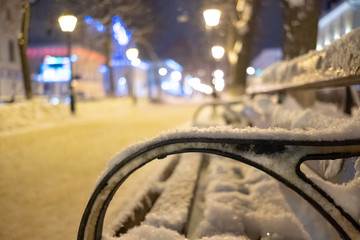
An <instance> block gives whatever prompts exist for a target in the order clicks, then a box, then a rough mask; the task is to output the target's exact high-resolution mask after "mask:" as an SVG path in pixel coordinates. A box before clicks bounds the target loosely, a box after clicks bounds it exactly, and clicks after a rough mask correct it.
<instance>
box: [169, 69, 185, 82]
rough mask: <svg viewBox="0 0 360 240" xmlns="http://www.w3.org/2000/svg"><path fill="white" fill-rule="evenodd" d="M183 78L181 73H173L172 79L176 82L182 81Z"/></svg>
mask: <svg viewBox="0 0 360 240" xmlns="http://www.w3.org/2000/svg"><path fill="white" fill-rule="evenodd" d="M181 78H182V75H181V72H179V71H173V72H172V73H171V79H172V80H174V81H180V80H181Z"/></svg>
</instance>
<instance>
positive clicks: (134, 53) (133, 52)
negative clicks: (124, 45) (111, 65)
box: [125, 48, 141, 105]
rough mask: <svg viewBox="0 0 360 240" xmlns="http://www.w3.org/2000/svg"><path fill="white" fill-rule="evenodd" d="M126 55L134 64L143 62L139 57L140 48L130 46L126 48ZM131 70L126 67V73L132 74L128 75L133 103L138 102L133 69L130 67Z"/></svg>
mask: <svg viewBox="0 0 360 240" xmlns="http://www.w3.org/2000/svg"><path fill="white" fill-rule="evenodd" d="M126 57H127V58H128V59H129V61H131V65H133V66H139V65H140V64H141V60H140V59H139V58H138V57H139V50H138V49H137V48H129V49H128V50H126ZM129 70H130V71H131V72H130V73H129V72H128V70H127V69H125V75H128V74H131V78H130V77H129V76H127V77H126V79H128V80H129V81H128V84H127V87H128V94H129V96H130V97H131V99H132V101H133V104H134V105H135V104H136V101H137V100H136V93H135V92H134V83H133V78H132V76H133V73H132V69H129Z"/></svg>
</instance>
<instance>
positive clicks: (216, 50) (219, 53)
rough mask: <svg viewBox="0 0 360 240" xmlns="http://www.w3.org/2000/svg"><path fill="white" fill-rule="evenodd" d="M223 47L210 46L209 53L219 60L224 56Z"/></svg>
mask: <svg viewBox="0 0 360 240" xmlns="http://www.w3.org/2000/svg"><path fill="white" fill-rule="evenodd" d="M224 53H225V49H224V48H223V47H221V46H213V47H212V48H211V54H212V56H213V57H214V58H215V59H216V60H219V59H221V58H222V57H223V56H224Z"/></svg>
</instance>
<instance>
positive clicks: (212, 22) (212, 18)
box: [203, 9, 221, 27]
mask: <svg viewBox="0 0 360 240" xmlns="http://www.w3.org/2000/svg"><path fill="white" fill-rule="evenodd" d="M203 15H204V19H205V23H206V25H207V26H209V27H215V26H217V25H218V24H219V21H220V16H221V11H220V10H219V9H206V10H205V11H204V12H203Z"/></svg>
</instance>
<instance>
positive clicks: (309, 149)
mask: <svg viewBox="0 0 360 240" xmlns="http://www.w3.org/2000/svg"><path fill="white" fill-rule="evenodd" d="M359 33H360V31H355V32H352V33H351V34H350V35H348V36H346V37H345V38H344V39H341V40H340V41H338V42H336V43H335V44H334V45H332V46H330V47H328V48H327V49H325V50H323V51H322V52H319V53H318V55H317V54H316V52H312V53H309V54H307V55H304V56H302V57H300V58H299V59H298V60H293V61H290V62H284V63H282V65H278V67H277V68H274V69H275V70H269V71H270V75H268V76H272V77H269V78H267V77H266V76H267V75H265V77H264V79H263V84H268V85H266V87H264V85H258V86H257V87H254V86H252V87H251V88H249V89H250V90H248V92H249V94H257V93H262V92H279V91H283V90H286V89H289V88H291V89H303V88H307V87H311V88H313V87H314V88H315V87H323V86H335V85H349V84H355V83H358V82H359V74H360V72H359V66H360V62H359V60H360V55H359V54H358V51H359V49H355V48H356V47H357V46H359V45H360V44H359V39H360V37H359ZM356 44H357V45H356ZM340 47H343V49H344V50H343V51H341V52H338V51H335V50H336V49H338V48H340ZM344 47H346V48H344ZM347 49H349V50H347ZM316 55H317V56H316ZM344 59H345V60H346V61H344ZM345 62H346V64H345ZM344 64H345V65H344ZM272 71H274V72H273V73H271V72H272ZM279 76H284V78H283V80H281V81H284V79H295V80H294V81H293V82H292V83H291V84H288V83H287V82H285V83H282V82H281V81H279V82H278V83H277V85H276V86H275V87H274V84H273V83H270V82H268V81H270V80H266V79H273V80H275V81H277V80H278V79H279ZM303 78H305V80H304V79H303ZM307 81H308V82H307ZM254 89H255V90H254ZM264 89H265V90H264ZM240 102H241V104H244V106H245V108H244V109H245V111H242V113H246V109H247V108H246V107H250V109H252V110H255V112H256V113H258V114H260V115H256V114H255V115H254V114H252V115H251V114H250V115H246V114H245V117H247V120H248V121H250V122H251V123H252V125H258V126H259V125H260V126H261V124H265V121H262V120H264V118H267V120H270V122H271V121H273V122H272V123H273V124H271V125H272V126H275V127H270V128H244V129H241V128H234V127H232V126H218V127H209V128H202V129H199V128H197V127H194V128H189V129H186V130H173V131H169V132H167V133H163V134H161V135H160V136H158V137H156V138H154V139H152V140H150V141H147V142H143V143H138V144H136V145H133V146H131V147H130V148H128V149H126V150H124V151H123V152H122V153H120V154H119V155H117V156H116V157H114V158H113V159H112V160H111V162H110V164H109V166H108V170H107V171H106V172H105V173H104V175H103V176H102V178H101V179H100V181H99V183H98V184H97V186H96V188H95V190H94V193H93V195H92V196H91V198H90V200H89V203H88V205H87V207H86V209H85V212H84V215H83V218H82V221H81V224H80V228H79V233H78V239H79V240H80V239H87V240H89V239H101V238H103V239H115V238H116V236H119V235H120V233H121V231H126V229H125V230H120V228H117V229H116V227H115V228H114V232H115V234H112V235H102V234H103V221H104V216H105V213H106V211H107V207H108V205H109V203H110V202H111V200H112V197H113V196H114V194H115V193H116V191H117V189H118V188H119V187H120V185H121V184H122V183H123V182H124V181H125V180H126V178H128V177H129V176H130V175H131V174H132V173H133V172H134V171H135V170H137V169H138V168H140V167H142V166H143V165H145V164H146V163H148V162H150V161H152V160H154V159H163V158H165V157H167V156H169V155H178V154H181V153H189V152H195V153H208V154H212V155H218V156H221V157H226V158H230V159H233V160H236V161H239V162H242V163H245V164H246V165H249V166H252V167H254V168H257V169H259V170H261V171H263V172H265V173H266V174H268V175H270V176H271V177H273V178H274V179H276V180H278V181H279V182H281V183H283V184H284V185H286V186H287V187H288V188H289V189H292V190H293V191H295V192H296V193H297V194H298V195H299V196H300V197H302V198H303V199H305V200H306V201H307V202H308V203H309V204H310V205H311V206H312V207H313V208H315V209H316V210H317V211H318V212H319V213H320V214H321V215H322V217H324V218H325V219H326V220H327V221H328V222H329V223H330V225H331V226H332V227H333V228H334V229H335V230H336V231H337V233H338V234H339V236H340V237H341V238H343V239H360V204H359V202H360V187H359V186H360V160H359V156H360V119H359V117H352V118H333V117H325V116H323V115H321V114H317V113H316V111H315V112H312V111H308V110H299V111H293V110H288V111H287V110H286V109H284V108H282V106H278V105H274V106H269V105H270V104H271V102H269V101H268V100H263V99H261V98H258V100H257V99H255V100H251V101H250V100H249V99H246V98H245V99H242V100H241V101H240ZM217 104H218V103H217ZM220 105H221V104H220ZM232 105H236V103H233V104H230V105H227V106H232ZM256 110H258V111H256ZM233 112H234V111H230V115H231V114H232V113H233ZM237 116H238V115H234V116H230V117H235V119H236V118H237ZM254 116H255V117H254ZM287 119H292V120H294V119H296V120H298V121H297V122H296V121H295V122H294V121H292V120H291V121H290V120H287ZM314 120H315V121H314ZM267 122H269V121H267ZM263 127H265V125H263ZM196 156H197V157H196ZM199 156H200V155H198V154H195V155H193V156H191V157H190V159H191V162H195V163H194V165H193V164H191V167H190V168H189V169H187V168H186V167H188V166H190V164H185V165H180V162H183V156H182V158H181V160H180V161H179V163H178V167H176V170H177V171H179V173H178V174H175V171H174V172H173V174H175V175H174V176H177V177H174V179H176V180H179V179H180V181H176V182H172V181H170V180H171V179H170V178H169V179H168V181H169V184H162V185H161V184H160V187H159V185H157V186H158V188H160V189H162V190H161V191H159V190H158V191H157V192H156V191H153V190H152V191H150V190H149V191H148V192H150V193H154V192H155V195H156V193H159V192H161V194H160V195H162V194H164V195H163V196H160V195H156V196H155V197H149V198H147V199H146V200H144V203H143V204H140V205H141V207H146V206H148V210H144V211H145V212H149V213H148V215H147V216H146V217H144V216H143V215H142V214H139V215H141V217H139V219H140V220H139V221H144V222H146V221H147V222H151V224H147V225H146V224H145V226H143V228H142V230H138V231H137V232H136V231H134V232H135V233H134V235H133V236H132V238H131V237H130V238H129V239H139V238H140V236H144V234H143V233H141V232H139V231H148V234H149V236H150V235H152V236H153V238H154V239H156V238H155V237H154V236H156V235H157V234H158V235H159V234H162V237H163V238H164V239H183V238H181V237H180V235H179V234H177V233H180V234H181V233H182V229H183V228H189V227H191V226H188V224H189V223H188V222H186V221H185V222H184V220H187V217H186V216H188V215H189V211H190V210H189V208H190V205H191V204H190V203H189V201H191V200H190V199H191V197H190V199H189V196H191V194H189V192H193V191H194V188H196V185H194V183H195V182H196V181H197V180H196V179H197V178H196V177H194V176H195V175H194V174H195V173H198V172H199V169H201V168H200V165H201V164H200V162H199ZM347 158H351V159H353V160H352V161H353V162H355V164H354V179H353V180H352V181H351V182H348V183H347V184H345V185H334V184H330V183H328V182H326V181H324V180H323V179H322V178H324V177H325V175H326V172H323V173H321V172H320V171H316V167H318V166H319V165H317V164H315V165H312V164H308V166H309V167H307V166H304V164H302V163H304V162H308V161H310V160H314V161H321V160H327V159H347ZM192 159H193V160H192ZM219 161H220V162H223V161H224V160H223V159H220V160H219ZM214 164H215V166H213V167H212V168H214V169H215V170H214V174H217V175H214V176H217V177H219V178H220V177H221V176H222V177H221V179H222V181H215V180H216V179H217V178H209V179H208V181H209V182H212V183H211V184H212V186H213V188H212V189H213V193H215V192H216V189H217V188H218V187H219V186H220V185H221V184H224V183H225V182H227V184H226V187H224V186H220V187H222V188H223V189H224V188H229V189H231V186H234V184H240V183H244V184H249V183H254V182H257V181H259V179H261V178H262V177H254V175H252V174H250V175H249V174H248V175H247V176H246V174H244V171H243V170H242V169H238V168H237V167H236V166H232V167H225V168H224V169H221V168H222V167H220V168H219V167H216V163H214ZM193 166H194V167H193ZM227 166H229V165H227ZM311 167H312V168H313V170H309V169H307V168H311ZM219 169H220V170H219ZM219 171H220V172H219ZM313 172H320V174H318V175H316V174H312V173H313ZM230 173H231V174H230ZM250 176H252V178H251V177H250ZM237 178H238V180H236V179H237ZM255 178H256V179H257V180H254V179H255ZM181 179H182V180H181ZM189 179H191V180H190V181H185V180H189ZM241 179H244V180H241ZM214 181H215V182H214ZM232 181H235V183H234V182H232ZM265 181H267V180H265ZM155 182H156V181H155ZM176 184H179V185H176ZM184 184H185V185H186V186H189V187H188V188H186V187H184ZM209 184H210V183H209ZM177 186H181V187H179V189H176V188H177ZM236 186H237V187H238V188H239V189H237V190H238V191H239V192H243V193H244V194H245V195H248V197H239V196H237V197H235V198H234V197H229V196H225V195H220V198H223V197H226V198H224V199H225V200H224V201H232V202H231V204H230V206H232V207H230V208H226V207H222V208H221V209H222V210H226V211H227V213H228V215H229V216H232V217H233V218H236V217H237V216H235V215H231V214H232V213H234V212H237V211H242V212H247V211H248V210H245V209H243V208H241V207H240V206H239V205H241V204H245V205H246V204H247V206H248V208H247V209H252V208H256V207H260V205H261V204H255V203H254V202H255V200H256V198H259V197H261V194H265V195H266V194H267V195H266V196H269V195H271V192H269V191H268V192H266V190H259V188H266V187H267V188H271V189H272V186H271V187H270V186H266V184H261V185H260V186H258V187H257V188H256V189H254V191H253V195H251V194H248V193H247V191H248V190H247V188H246V187H244V186H247V185H241V184H240V185H236ZM240 186H243V187H244V188H243V187H240ZM264 186H266V187H264ZM149 189H153V188H151V187H150V188H149ZM184 189H185V190H187V193H186V191H185V192H184V191H183V190H184ZM214 189H215V190H214ZM174 190H179V191H180V192H179V193H178V195H177V194H176V192H177V191H174ZM210 190H211V189H210ZM145 195H146V194H145ZM141 196H144V195H141ZM141 196H140V197H139V199H140V200H139V201H138V202H141V201H142V200H141V199H143V198H142V197H141ZM147 196H154V195H151V194H150V195H147ZM213 196H214V197H213V198H209V199H208V202H206V204H208V206H209V207H210V210H209V209H208V211H207V212H206V213H205V214H208V215H207V217H208V218H209V221H208V222H207V223H208V225H207V224H205V225H204V226H202V230H203V231H208V232H209V230H206V229H215V228H216V227H222V228H233V227H234V226H237V227H238V229H239V230H238V233H239V236H240V235H241V233H243V232H244V231H245V230H244V229H243V228H244V226H245V227H246V226H247V227H249V226H251V225H249V224H246V222H247V223H249V222H251V221H252V223H254V224H256V223H257V224H261V220H259V218H249V215H250V216H252V214H253V213H252V212H251V211H250V212H247V214H248V215H247V218H246V219H245V218H244V219H235V220H238V225H234V224H228V225H227V224H226V221H225V222H220V220H219V221H218V222H217V220H216V218H217V216H216V215H214V214H211V213H213V212H214V211H212V210H211V209H213V208H216V207H218V206H220V205H221V204H220V203H221V201H219V199H216V198H217V197H216V195H213ZM161 198H162V199H161ZM151 199H156V200H155V201H154V200H151ZM170 199H171V200H174V203H171V202H169V201H170ZM179 199H180V200H183V201H180V202H177V201H176V200H179ZM230 199H231V200H230ZM250 200H251V201H250ZM135 201H136V200H135ZM233 201H235V202H233ZM269 201H270V202H271V201H274V203H273V204H269V205H266V206H273V207H275V206H276V204H279V205H282V204H280V202H282V200H279V199H275V200H274V199H270V200H269ZM250 202H251V204H250ZM180 203H183V204H180ZM135 205H136V204H135ZM141 207H140V208H141ZM174 207H175V208H174ZM134 209H136V207H134ZM130 211H131V209H130ZM176 211H179V213H175V212H176ZM262 211H269V209H267V208H264V209H263V210H262ZM132 212H134V211H132ZM140 212H141V211H140ZM166 213H168V216H166ZM179 216H180V217H179ZM222 216H225V215H222ZM261 216H262V218H260V219H263V220H264V221H265V219H266V218H269V215H267V214H266V213H263V214H261ZM176 217H179V219H177V220H174V219H173V218H176ZM121 218H122V219H120V221H121V224H122V225H121V226H123V225H125V224H124V223H129V225H131V226H134V225H138V224H140V223H139V222H137V223H136V217H134V216H133V215H131V213H130V214H129V215H126V214H125V215H123V216H121ZM270 218H271V217H270ZM273 218H274V219H275V220H274V222H275V223H279V216H273ZM281 218H283V219H285V220H286V221H288V222H292V223H294V224H295V220H292V217H291V216H288V215H287V214H286V213H284V214H281ZM224 219H226V218H223V220H224ZM254 219H258V220H256V221H255V220H254ZM172 220H173V223H175V224H172ZM232 220H233V221H234V219H232ZM243 221H245V223H243ZM235 222H236V221H235ZM216 223H217V225H216ZM270 225H271V226H272V227H274V226H275V225H274V224H270ZM157 226H158V227H157ZM161 226H162V227H167V228H170V229H173V230H175V231H176V232H177V233H174V232H168V231H162V229H163V228H162V227H161ZM285 228H286V227H285ZM204 229H205V230H204ZM263 229H267V228H266V226H264V228H263ZM252 230H253V229H252ZM252 230H249V232H251V231H252ZM288 231H290V232H291V231H293V234H294V235H293V236H292V237H290V235H287V238H291V239H296V236H298V235H297V234H298V233H300V232H301V231H298V232H297V230H294V229H290V230H288ZM137 234H138V235H137ZM261 234H262V235H260V237H261V238H262V239H275V238H276V234H275V235H274V237H275V238H271V236H267V235H268V234H270V233H269V232H266V231H265V232H262V233H261ZM134 236H138V238H136V237H134ZM257 237H259V236H257ZM278 237H279V236H278ZM280 237H281V236H280ZM282 237H284V236H282ZM219 238H221V237H219V236H217V238H214V239H219ZM298 238H299V239H304V238H305V239H306V237H304V236H299V237H298ZM125 239H126V238H125ZM158 239H160V238H158ZM204 239H206V238H204ZM207 239H211V238H207ZM228 239H247V238H246V237H241V238H240V237H238V238H231V237H228Z"/></svg>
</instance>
